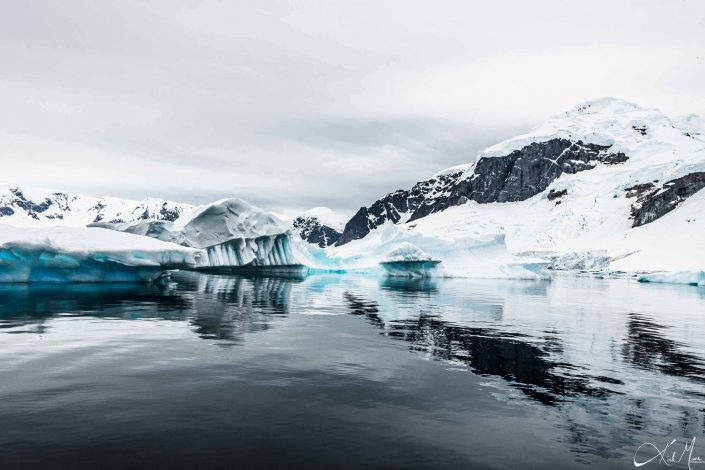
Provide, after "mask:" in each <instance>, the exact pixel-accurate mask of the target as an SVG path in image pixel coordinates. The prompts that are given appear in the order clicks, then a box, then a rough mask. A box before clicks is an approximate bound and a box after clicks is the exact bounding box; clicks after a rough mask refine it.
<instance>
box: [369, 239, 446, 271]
mask: <svg viewBox="0 0 705 470" xmlns="http://www.w3.org/2000/svg"><path fill="white" fill-rule="evenodd" d="M440 263H441V261H440V260H436V259H433V258H432V257H431V256H430V255H428V254H426V253H425V252H424V251H423V250H421V248H419V247H417V246H416V245H413V244H411V243H409V242H402V243H401V244H399V245H398V246H397V247H396V248H395V249H393V250H392V251H391V252H389V254H388V255H387V257H386V258H385V260H384V261H382V262H381V263H379V264H380V266H382V268H384V270H385V271H386V272H387V274H388V275H389V276H394V277H427V276H430V275H432V273H433V271H435V270H436V268H437V267H438V265H439V264H440Z"/></svg>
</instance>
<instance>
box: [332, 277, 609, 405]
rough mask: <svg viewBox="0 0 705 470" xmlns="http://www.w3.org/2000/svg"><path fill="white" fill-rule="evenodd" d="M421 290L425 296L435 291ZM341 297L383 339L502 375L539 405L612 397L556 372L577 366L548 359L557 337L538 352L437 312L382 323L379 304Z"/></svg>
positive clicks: (513, 337)
mask: <svg viewBox="0 0 705 470" xmlns="http://www.w3.org/2000/svg"><path fill="white" fill-rule="evenodd" d="M386 287H390V285H389V284H387V286H386ZM394 288H400V291H401V292H403V293H405V294H406V293H408V292H409V291H410V290H413V289H416V288H419V285H418V284H412V285H402V284H398V283H395V287H394ZM421 292H425V293H427V294H428V293H431V292H433V291H432V290H421ZM345 299H346V300H347V302H348V304H349V307H350V313H351V314H352V315H363V316H365V317H366V318H367V320H368V321H369V322H370V323H371V324H373V325H375V326H377V327H379V328H383V329H384V332H383V334H384V335H386V336H388V337H390V338H393V339H396V340H401V341H405V342H408V343H411V344H410V346H409V349H411V350H413V351H417V352H421V353H424V354H429V355H431V356H432V357H434V358H436V359H440V360H444V361H448V362H452V363H455V364H462V365H465V366H468V367H470V369H471V370H472V371H473V372H475V373H476V374H480V375H492V376H499V377H502V378H503V379H505V380H507V381H508V383H509V384H511V385H512V386H513V387H515V388H517V389H518V390H521V391H522V392H523V393H524V394H526V395H527V396H529V397H531V398H533V399H536V400H538V401H540V402H541V403H544V404H548V405H553V404H556V403H557V402H559V401H561V400H564V399H566V398H569V397H575V396H578V395H588V396H591V397H595V398H601V397H604V396H605V395H607V394H609V393H616V392H614V391H612V392H611V391H610V390H607V389H605V388H601V387H595V386H591V385H590V379H589V378H588V377H586V376H584V375H582V376H580V377H578V376H568V375H566V374H565V373H558V370H559V368H560V369H562V370H563V371H565V370H572V369H575V367H573V366H571V365H569V364H565V363H559V362H556V361H553V360H551V359H550V356H549V354H548V352H547V351H546V349H549V350H553V351H556V350H560V349H561V346H560V340H559V339H558V338H557V336H555V335H554V336H549V339H548V342H547V344H546V345H545V347H544V348H541V347H539V346H536V345H534V344H532V343H530V342H529V341H528V339H529V337H528V336H526V335H523V334H519V333H510V332H502V331H500V330H497V329H491V328H473V327H467V326H461V325H455V324H452V323H449V322H446V321H444V320H443V319H442V318H441V316H440V311H439V312H438V313H439V314H438V315H433V314H421V315H419V316H418V318H414V319H405V320H394V321H391V322H388V323H386V322H385V321H384V320H383V319H382V318H380V316H379V306H378V304H377V302H374V301H370V300H365V299H363V298H361V297H359V296H356V295H353V294H352V293H350V292H346V293H345Z"/></svg>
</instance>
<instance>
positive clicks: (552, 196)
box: [546, 189, 568, 202]
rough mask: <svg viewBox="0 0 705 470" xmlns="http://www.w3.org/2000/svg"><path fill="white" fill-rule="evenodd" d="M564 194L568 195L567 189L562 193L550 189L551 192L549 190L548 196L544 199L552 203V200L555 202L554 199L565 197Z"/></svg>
mask: <svg viewBox="0 0 705 470" xmlns="http://www.w3.org/2000/svg"><path fill="white" fill-rule="evenodd" d="M566 194H568V190H567V189H564V190H562V191H556V190H555V189H552V190H550V191H549V192H548V194H547V195H546V197H547V198H548V200H549V201H554V200H556V199H558V198H561V197H563V196H565V195H566ZM558 202H561V201H558Z"/></svg>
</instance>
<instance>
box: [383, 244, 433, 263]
mask: <svg viewBox="0 0 705 470" xmlns="http://www.w3.org/2000/svg"><path fill="white" fill-rule="evenodd" d="M432 259H433V258H431V256H430V255H428V254H426V253H424V251H423V250H422V249H421V248H419V247H418V246H416V245H413V244H411V243H409V242H401V243H400V244H399V245H397V247H396V248H394V249H393V250H392V251H390V252H389V254H388V255H387V256H386V258H384V261H386V262H388V263H391V262H399V261H402V262H403V261H431V260H432Z"/></svg>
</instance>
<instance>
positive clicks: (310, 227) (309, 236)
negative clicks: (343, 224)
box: [293, 217, 340, 248]
mask: <svg viewBox="0 0 705 470" xmlns="http://www.w3.org/2000/svg"><path fill="white" fill-rule="evenodd" d="M293 225H294V228H295V229H297V231H298V232H299V235H300V236H301V238H302V239H303V240H305V241H307V242H308V243H312V244H314V245H318V246H320V247H321V248H325V247H327V246H331V245H335V244H336V243H337V242H338V239H339V238H340V232H339V231H337V230H336V229H334V228H332V227H329V226H327V225H324V224H322V223H321V222H320V221H319V219H318V217H297V218H296V219H294V224H293Z"/></svg>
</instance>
